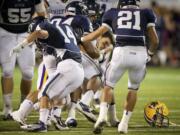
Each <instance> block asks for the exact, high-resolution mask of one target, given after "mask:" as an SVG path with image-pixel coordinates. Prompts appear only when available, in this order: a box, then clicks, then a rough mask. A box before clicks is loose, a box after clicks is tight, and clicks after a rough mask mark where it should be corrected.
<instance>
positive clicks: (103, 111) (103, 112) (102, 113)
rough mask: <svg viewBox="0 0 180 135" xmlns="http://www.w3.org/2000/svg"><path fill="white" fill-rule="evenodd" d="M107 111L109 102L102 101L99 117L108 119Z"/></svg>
mask: <svg viewBox="0 0 180 135" xmlns="http://www.w3.org/2000/svg"><path fill="white" fill-rule="evenodd" d="M107 112H108V103H107V102H101V104H100V112H99V118H98V119H101V120H106V118H107Z"/></svg>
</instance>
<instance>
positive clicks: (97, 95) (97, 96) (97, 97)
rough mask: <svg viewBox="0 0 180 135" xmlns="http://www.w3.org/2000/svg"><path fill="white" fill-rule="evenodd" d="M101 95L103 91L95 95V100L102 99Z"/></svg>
mask: <svg viewBox="0 0 180 135" xmlns="http://www.w3.org/2000/svg"><path fill="white" fill-rule="evenodd" d="M101 94H102V90H98V91H96V93H95V94H94V99H100V97H101Z"/></svg>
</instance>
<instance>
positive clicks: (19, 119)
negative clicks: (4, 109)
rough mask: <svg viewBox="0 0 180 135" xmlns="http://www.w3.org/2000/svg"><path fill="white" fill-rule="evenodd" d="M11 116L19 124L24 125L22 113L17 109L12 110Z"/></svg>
mask: <svg viewBox="0 0 180 135" xmlns="http://www.w3.org/2000/svg"><path fill="white" fill-rule="evenodd" d="M11 117H12V119H13V120H14V121H16V122H18V123H19V124H20V125H21V126H23V125H26V122H25V119H24V117H22V115H21V114H20V113H19V112H18V111H14V112H12V113H11Z"/></svg>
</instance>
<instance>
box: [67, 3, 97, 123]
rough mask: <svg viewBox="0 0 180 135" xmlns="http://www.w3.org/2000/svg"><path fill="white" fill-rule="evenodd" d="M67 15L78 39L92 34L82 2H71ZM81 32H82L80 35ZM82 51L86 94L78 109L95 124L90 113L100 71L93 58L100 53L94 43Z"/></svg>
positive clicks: (68, 21) (94, 119)
mask: <svg viewBox="0 0 180 135" xmlns="http://www.w3.org/2000/svg"><path fill="white" fill-rule="evenodd" d="M66 10H67V12H66V14H67V16H66V17H68V18H69V19H67V20H66V21H65V22H64V23H69V24H70V25H71V26H72V28H73V30H74V32H75V33H77V36H76V37H77V39H78V38H79V37H81V36H83V35H86V34H88V33H90V32H92V24H91V22H90V21H89V19H88V18H87V17H86V16H82V15H87V13H88V9H87V6H86V5H84V4H83V3H82V2H77V1H75V2H71V3H69V4H68V5H67V7H66ZM80 31H82V32H81V33H80ZM81 50H82V65H83V68H84V72H85V81H86V82H85V83H84V84H85V85H84V91H85V92H84V94H83V96H82V98H81V100H80V102H78V103H77V109H78V110H79V111H80V112H81V113H82V114H84V115H85V116H86V117H87V118H88V120H90V121H92V122H95V121H96V117H95V115H93V113H92V112H91V111H90V108H89V106H90V103H91V101H92V99H93V96H94V91H95V90H97V88H96V87H99V84H98V83H97V85H95V83H96V82H97V81H99V80H98V78H97V76H99V74H100V69H99V67H98V65H97V63H96V62H95V61H94V60H93V59H92V58H98V57H99V51H98V49H97V47H96V46H94V44H92V43H88V44H87V43H86V44H82V45H81Z"/></svg>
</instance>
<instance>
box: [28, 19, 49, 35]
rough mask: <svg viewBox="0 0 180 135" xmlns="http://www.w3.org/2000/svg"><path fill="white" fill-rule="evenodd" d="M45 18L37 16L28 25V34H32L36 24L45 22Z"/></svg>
mask: <svg viewBox="0 0 180 135" xmlns="http://www.w3.org/2000/svg"><path fill="white" fill-rule="evenodd" d="M45 20H46V18H45V17H44V16H37V17H35V18H33V19H32V21H31V23H30V24H29V27H28V32H29V33H32V32H34V31H35V30H36V28H37V26H38V24H40V23H41V22H43V21H45Z"/></svg>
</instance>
